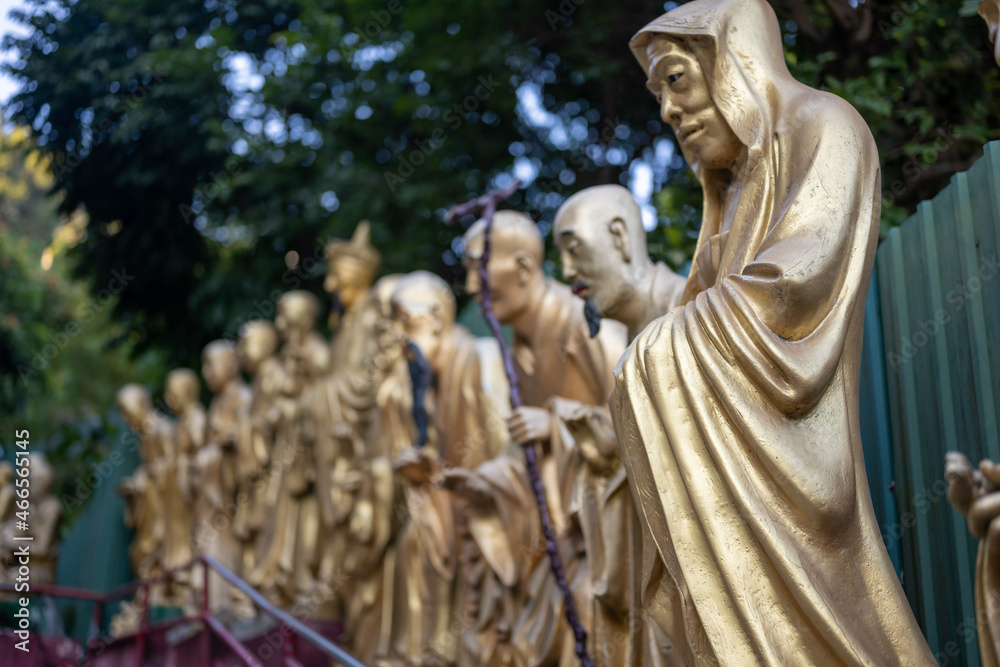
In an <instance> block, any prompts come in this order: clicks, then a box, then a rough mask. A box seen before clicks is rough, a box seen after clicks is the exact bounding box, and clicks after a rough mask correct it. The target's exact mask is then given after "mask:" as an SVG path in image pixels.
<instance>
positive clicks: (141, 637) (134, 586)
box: [0, 555, 365, 667]
mask: <svg viewBox="0 0 1000 667" xmlns="http://www.w3.org/2000/svg"><path fill="white" fill-rule="evenodd" d="M199 564H200V565H201V567H202V577H203V578H202V584H203V585H202V596H201V610H200V612H199V613H198V615H197V616H195V617H191V616H181V617H179V618H175V619H171V620H168V621H164V622H162V623H156V624H153V625H150V623H149V611H150V609H149V607H150V605H149V591H150V588H151V587H152V586H154V585H156V584H159V583H165V582H170V581H173V580H174V579H175V578H176V576H177V575H178V574H180V573H181V572H186V571H188V570H191V569H193V568H194V567H195V566H197V565H199ZM212 570H214V571H215V572H216V574H218V575H219V576H220V577H222V578H223V579H225V580H226V582H228V583H229V584H230V585H231V586H233V587H234V588H236V589H237V590H239V591H240V592H241V593H242V594H243V595H245V596H246V597H247V598H249V599H250V601H251V602H253V604H254V605H255V606H256V607H257V608H258V609H259V610H260V611H262V612H264V613H266V614H267V615H268V616H270V617H271V618H273V619H275V620H276V621H278V622H279V623H280V624H281V625H282V627H283V629H284V630H285V632H283V633H282V634H283V640H282V647H283V656H282V660H283V663H284V665H285V667H302V665H301V663H300V662H299V659H298V655H297V653H298V651H297V642H296V641H295V638H296V637H301V638H302V639H304V640H305V641H307V642H309V643H310V644H312V645H313V647H314V648H315V649H317V650H319V651H320V652H321V653H322V654H323V655H325V656H326V657H328V658H332V659H333V660H335V661H337V663H339V664H341V665H345V666H346V667H365V665H364V664H362V663H361V662H360V661H358V660H357V659H356V658H354V657H353V656H351V655H350V654H349V653H347V651H345V650H344V649H342V648H340V647H339V646H337V645H336V644H334V643H333V642H331V641H330V640H328V639H326V638H325V637H323V636H322V635H320V634H319V633H318V632H316V631H315V630H313V629H312V628H310V627H309V626H307V625H306V624H305V623H303V622H302V621H300V620H298V619H296V618H295V617H294V616H292V615H291V614H289V613H288V612H286V611H284V610H282V609H280V608H278V607H277V606H276V605H274V604H273V603H272V602H270V601H269V600H267V599H266V598H265V597H264V596H263V595H261V594H260V593H259V592H258V591H256V590H255V589H254V588H252V587H251V586H250V585H249V584H248V583H246V582H245V581H243V580H242V579H241V578H240V577H238V576H237V575H235V574H234V573H233V572H231V571H230V570H229V569H228V568H226V567H225V566H224V565H222V564H221V563H219V562H218V561H217V560H215V559H214V558H212V557H211V556H206V555H201V556H198V557H196V558H195V559H194V560H192V561H191V562H190V563H188V564H187V565H183V566H181V567H178V568H176V569H173V570H169V571H167V572H163V573H161V574H158V575H156V576H154V577H150V578H148V579H143V580H141V581H134V582H132V583H129V584H126V585H124V586H120V587H118V588H115V589H114V590H111V591H109V592H108V593H96V592H94V591H89V590H85V589H80V588H67V587H65V586H51V585H32V586H31V590H30V591H27V592H23V593H19V595H29V596H31V595H48V596H51V597H60V598H69V599H74V600H84V601H89V602H93V603H94V612H93V615H92V616H91V622H90V629H89V632H88V637H87V643H86V646H85V647H84V664H91V660H92V659H93V658H95V657H97V651H98V650H99V649H101V648H102V647H103V640H102V639H101V638H100V635H101V628H102V627H103V626H104V610H105V608H106V607H107V605H108V604H109V603H110V602H113V601H115V600H119V599H121V598H125V597H128V596H134V595H136V594H137V593H139V594H140V595H141V597H142V613H141V617H140V622H139V629H138V631H137V632H135V633H132V634H130V635H123V636H121V637H117V638H115V641H120V642H124V641H127V640H128V639H129V638H134V640H135V664H136V665H142V664H143V659H144V657H145V652H146V643H147V639H148V638H149V636H150V635H151V634H153V633H159V632H164V631H166V630H169V629H170V628H172V627H174V626H177V625H181V624H183V623H185V622H189V621H191V620H199V621H201V623H202V625H203V628H204V631H203V632H202V637H201V656H202V664H203V665H211V664H212V656H211V635H212V634H214V635H215V636H216V637H218V639H219V640H220V641H221V642H223V643H224V644H225V645H226V646H227V647H228V648H229V649H230V650H231V651H232V652H233V653H234V654H235V655H236V656H237V657H238V658H239V659H240V660H242V661H243V663H244V664H246V665H248V667H263V664H262V663H261V661H260V660H258V659H257V657H255V656H254V655H253V653H252V652H251V651H250V650H249V649H248V648H247V647H246V646H244V645H243V644H242V643H241V642H240V641H239V640H238V639H237V638H236V637H235V636H234V635H233V633H232V632H230V631H229V630H228V629H227V628H226V627H225V626H224V625H223V624H222V623H221V622H220V621H219V619H217V618H216V617H215V616H214V615H213V614H212V612H211V606H210V600H209V585H208V578H209V572H210V571H212ZM0 592H15V591H14V584H13V583H0ZM210 633H211V634H210Z"/></svg>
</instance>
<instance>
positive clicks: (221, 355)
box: [201, 340, 240, 392]
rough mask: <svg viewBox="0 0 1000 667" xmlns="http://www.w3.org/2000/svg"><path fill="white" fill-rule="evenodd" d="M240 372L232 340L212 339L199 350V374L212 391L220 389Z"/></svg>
mask: <svg viewBox="0 0 1000 667" xmlns="http://www.w3.org/2000/svg"><path fill="white" fill-rule="evenodd" d="M239 373H240V362H239V358H238V357H237V355H236V346H235V345H233V343H232V341H228V340H213V341H212V342H211V343H209V344H208V345H206V346H205V349H204V350H202V352H201V376H202V377H203V378H205V384H207V385H208V388H209V389H211V390H212V391H213V392H219V391H222V389H223V388H224V387H225V386H226V385H227V384H228V383H229V382H230V381H232V380H233V379H234V378H236V377H237V376H238V375H239Z"/></svg>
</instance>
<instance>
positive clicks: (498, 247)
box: [465, 211, 545, 267]
mask: <svg viewBox="0 0 1000 667" xmlns="http://www.w3.org/2000/svg"><path fill="white" fill-rule="evenodd" d="M484 231H486V221H485V220H477V221H476V223H475V224H474V225H472V227H469V231H467V232H466V233H465V256H466V257H469V258H472V259H479V258H480V257H481V256H482V254H483V232H484ZM490 245H491V248H492V253H493V255H495V256H499V255H507V254H515V253H526V254H527V255H528V256H529V257H530V258H531V259H532V260H534V262H535V264H536V265H538V266H539V267H541V266H542V261H543V260H544V259H545V241H544V240H542V235H541V234H539V233H538V227H537V226H536V225H535V223H534V222H533V221H532V220H531V218H529V217H528V216H526V215H524V214H523V213H518V212H517V211H497V212H496V213H495V214H494V215H493V227H492V230H491V235H490Z"/></svg>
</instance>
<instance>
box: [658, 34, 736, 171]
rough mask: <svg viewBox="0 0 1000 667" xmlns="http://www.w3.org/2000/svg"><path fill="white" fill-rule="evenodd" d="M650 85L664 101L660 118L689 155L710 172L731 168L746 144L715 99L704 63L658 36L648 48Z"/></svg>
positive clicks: (661, 101) (676, 44) (673, 43)
mask: <svg viewBox="0 0 1000 667" xmlns="http://www.w3.org/2000/svg"><path fill="white" fill-rule="evenodd" d="M646 54H647V55H648V57H649V71H648V72H647V73H646V74H647V76H648V78H649V80H648V81H647V82H646V86H647V87H648V88H649V89H650V91H652V93H653V94H654V95H655V96H656V98H657V100H658V101H659V102H660V116H661V117H662V118H663V121H664V122H665V123H668V124H669V125H670V127H672V128H673V129H674V134H675V135H676V136H677V141H678V142H679V143H680V145H681V147H682V148H683V149H684V151H685V152H686V153H687V154H688V155H694V156H697V160H698V162H699V163H701V164H702V165H703V166H705V167H707V168H708V169H731V168H732V166H733V163H734V162H736V161H737V160H738V159H739V157H740V155H741V154H742V152H743V144H742V143H741V142H740V140H739V138H738V137H737V136H736V134H735V133H734V132H733V130H732V128H730V127H729V123H727V122H726V119H725V118H724V117H723V116H722V113H721V112H720V111H719V108H718V107H717V106H715V102H714V101H713V100H712V95H711V91H710V89H709V85H708V81H707V80H706V79H705V75H704V73H703V72H702V71H701V64H700V63H699V62H698V59H697V58H695V56H694V54H693V53H691V52H690V51H689V50H687V49H686V48H685V47H684V46H682V44H681V43H680V42H678V41H676V40H673V39H670V38H667V37H657V38H654V39H652V40H650V43H649V46H648V47H647V48H646Z"/></svg>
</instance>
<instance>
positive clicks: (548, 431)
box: [507, 405, 552, 447]
mask: <svg viewBox="0 0 1000 667" xmlns="http://www.w3.org/2000/svg"><path fill="white" fill-rule="evenodd" d="M507 429H508V430H509V431H510V437H511V438H512V439H513V440H514V442H515V443H517V444H518V445H520V446H522V447H524V446H526V445H530V444H532V443H534V442H547V441H548V440H549V439H550V438H551V437H552V415H551V414H549V411H548V410H545V409H544V408H533V407H528V406H526V405H524V406H521V407H519V408H515V409H514V411H513V412H512V413H511V415H510V417H508V418H507Z"/></svg>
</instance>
